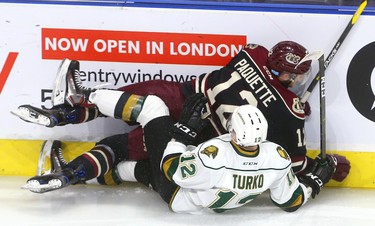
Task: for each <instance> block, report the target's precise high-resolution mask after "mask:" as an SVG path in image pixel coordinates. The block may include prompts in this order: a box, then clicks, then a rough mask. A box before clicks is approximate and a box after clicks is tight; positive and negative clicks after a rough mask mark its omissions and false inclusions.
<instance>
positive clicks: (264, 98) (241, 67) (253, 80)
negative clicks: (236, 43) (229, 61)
mask: <svg viewBox="0 0 375 226" xmlns="http://www.w3.org/2000/svg"><path fill="white" fill-rule="evenodd" d="M246 55H247V54H246ZM246 58H247V59H246ZM246 58H242V59H240V60H239V61H238V62H237V63H236V64H235V65H234V67H235V69H236V71H237V72H238V73H239V74H240V76H241V77H243V78H244V79H245V81H246V82H247V83H248V84H249V87H250V88H251V90H253V91H254V94H257V95H258V98H259V100H260V101H261V102H262V104H263V105H264V106H265V107H268V104H269V103H271V102H273V101H276V97H275V95H274V94H273V93H272V91H271V90H270V89H269V87H268V86H267V84H266V82H265V81H264V80H263V76H260V74H261V73H262V72H261V71H260V70H259V69H258V67H256V65H255V64H254V62H252V61H250V62H249V61H248V59H250V56H248V55H247V57H246Z"/></svg>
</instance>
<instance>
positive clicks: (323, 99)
mask: <svg viewBox="0 0 375 226" xmlns="http://www.w3.org/2000/svg"><path fill="white" fill-rule="evenodd" d="M318 75H319V77H320V157H321V159H322V160H323V161H325V159H326V143H327V140H326V81H325V67H324V55H322V56H321V57H320V58H319V72H318Z"/></svg>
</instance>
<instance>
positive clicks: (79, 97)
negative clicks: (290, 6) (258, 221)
mask: <svg viewBox="0 0 375 226" xmlns="http://www.w3.org/2000/svg"><path fill="white" fill-rule="evenodd" d="M307 54H308V53H307V51H306V49H305V48H304V47H302V46H301V45H299V44H297V43H295V42H290V41H287V42H280V43H278V44H277V45H275V46H274V47H273V48H272V49H271V50H270V51H268V50H267V49H265V48H264V47H262V46H259V45H247V46H245V47H244V48H243V50H242V51H240V52H239V53H238V54H237V55H236V56H235V57H234V58H233V59H232V60H231V61H230V62H229V63H228V64H227V65H226V66H225V67H223V68H221V69H220V70H216V71H213V72H211V73H208V74H203V75H201V76H199V77H198V78H197V79H196V80H193V81H192V82H189V83H184V84H180V83H173V82H166V81H149V82H144V83H142V84H133V85H130V86H126V87H122V88H121V89H120V90H122V91H125V92H126V93H128V94H129V93H134V94H138V95H141V96H146V95H149V94H155V95H157V96H159V97H161V98H162V99H163V100H164V101H165V102H166V104H167V106H168V107H169V109H170V111H171V115H172V116H174V118H175V119H176V118H177V116H178V115H179V112H180V110H181V106H182V103H183V100H184V99H185V97H186V96H189V95H191V94H192V93H203V94H204V95H205V96H206V97H207V98H208V106H207V110H208V112H207V114H210V116H211V117H210V118H211V122H212V125H213V127H214V128H215V130H216V131H217V132H218V133H219V134H221V133H223V132H225V124H226V121H227V118H228V116H229V115H230V114H231V113H232V111H233V110H234V108H235V107H237V106H240V105H244V104H252V105H254V106H257V107H258V108H259V109H260V110H261V111H262V112H263V114H264V115H265V117H266V118H267V120H268V121H269V131H268V134H269V135H268V140H270V141H274V142H276V143H279V144H281V145H282V146H283V147H284V148H285V149H286V150H287V151H288V153H289V155H290V156H291V158H292V162H293V170H294V171H295V172H296V173H299V172H301V171H303V170H304V169H306V168H307V163H308V158H307V157H306V146H305V143H304V119H305V114H304V110H303V108H302V106H301V105H300V103H299V99H298V97H297V96H296V95H295V94H294V93H293V92H291V91H290V90H289V89H288V88H290V87H293V86H296V85H300V84H302V83H303V82H304V81H305V80H306V77H307V74H308V73H309V71H310V65H311V62H304V63H301V64H299V62H300V61H301V60H302V58H304V57H305V56H306V55H307ZM59 75H60V79H59V78H58V82H57V83H56V84H57V85H56V88H55V90H54V105H55V107H54V108H53V109H52V110H41V109H38V108H35V107H32V106H30V105H23V106H20V107H19V108H18V109H17V110H16V111H15V112H14V113H15V114H16V115H18V116H19V117H20V118H22V119H24V120H26V121H30V122H34V123H38V124H42V125H45V126H48V127H53V126H55V125H64V124H66V123H82V122H84V121H87V120H88V119H93V118H95V117H88V116H92V115H95V116H96V115H100V113H101V114H104V115H107V116H111V117H114V118H120V119H122V120H124V121H126V122H133V121H134V118H133V117H134V116H133V114H136V113H137V111H139V110H140V109H139V106H137V104H136V103H137V101H138V100H137V98H139V97H137V96H136V95H134V96H133V97H127V98H125V97H123V96H124V95H125V94H124V93H122V92H119V91H114V90H90V89H85V88H83V87H82V86H81V83H80V80H79V63H78V62H77V61H69V60H66V61H63V62H62V65H61V66H60V68H59ZM61 76H62V78H63V79H61ZM64 76H67V77H64ZM58 77H59V76H58ZM69 81H70V82H69ZM66 83H68V84H69V87H70V89H68V90H65V87H66ZM59 86H61V87H62V88H61V87H59ZM72 87H73V88H74V89H72ZM57 91H59V92H57ZM58 94H60V95H58ZM61 97H62V98H61ZM103 100H107V101H108V100H110V102H111V103H112V105H113V106H116V107H115V109H109V110H108V111H107V110H106V109H103V108H101V106H100V105H101V103H102V102H104V101H103ZM87 102H88V103H89V104H90V105H91V106H92V105H94V107H90V108H88V107H83V106H85V105H84V104H86V106H87ZM67 103H69V104H70V105H71V106H69V105H67ZM129 103H130V104H129ZM132 103H133V105H132ZM95 105H96V106H95ZM129 106H130V107H129ZM96 107H99V110H100V112H99V111H98V110H97V108H96ZM82 109H84V110H82ZM87 112H91V114H87ZM92 112H95V113H92ZM129 112H131V114H130V113H129ZM96 113H99V114H96ZM205 134H207V133H205ZM210 135H211V134H210ZM212 136H213V135H211V137H212ZM119 138H120V139H119ZM120 140H121V141H120ZM103 143H104V144H105V145H103ZM120 143H121V145H122V146H123V147H121V145H119V144H120ZM114 144H117V146H118V147H113V148H112V147H111V146H116V145H114ZM103 146H105V147H109V148H112V149H113V150H111V152H114V153H116V154H115V156H116V158H115V159H113V160H112V162H110V163H108V162H103V161H88V162H87V163H85V161H81V160H79V159H81V157H82V156H80V157H78V158H77V159H78V160H79V161H78V160H73V163H74V162H75V163H77V162H78V163H79V164H87V166H86V167H84V168H85V169H86V171H90V170H91V169H92V168H98V167H99V168H105V169H111V168H112V167H113V166H115V165H118V164H119V162H120V161H121V160H122V159H132V160H138V159H146V158H147V155H146V154H145V152H143V149H144V148H143V143H142V130H141V128H137V129H136V130H134V131H132V132H130V133H129V134H124V135H118V136H113V137H109V138H106V139H104V140H103V141H101V142H99V143H98V145H97V147H94V148H93V150H91V151H90V152H92V153H96V155H87V156H90V158H96V159H100V158H99V157H96V156H97V155H98V154H97V151H96V150H97V149H100V150H102V149H103ZM99 147H100V148H99ZM120 147H121V148H120ZM102 152H103V151H102ZM87 156H85V157H86V158H85V159H87ZM118 156H121V157H118ZM337 157H338V160H339V167H338V170H336V174H335V176H334V177H333V178H334V179H336V180H339V181H342V180H343V179H344V178H345V177H346V175H347V173H348V172H349V169H350V164H349V162H348V161H347V160H346V159H345V157H340V156H337ZM82 162H83V163H82ZM79 164H76V165H79ZM90 164H91V165H90ZM95 164H96V165H95ZM93 165H95V166H93ZM108 165H109V166H108ZM119 165H120V166H121V164H119ZM116 170H117V171H121V167H117V168H116ZM101 172H102V173H103V171H101ZM89 174H90V173H89ZM102 176H103V175H97V174H95V173H92V174H90V176H88V177H87V178H86V179H91V178H96V177H99V178H100V177H102Z"/></svg>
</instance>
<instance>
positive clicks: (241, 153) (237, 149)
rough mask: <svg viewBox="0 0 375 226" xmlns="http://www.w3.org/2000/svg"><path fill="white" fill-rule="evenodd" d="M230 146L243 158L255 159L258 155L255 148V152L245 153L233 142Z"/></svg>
mask: <svg viewBox="0 0 375 226" xmlns="http://www.w3.org/2000/svg"><path fill="white" fill-rule="evenodd" d="M230 144H231V145H232V146H233V149H234V150H235V151H236V152H237V153H238V154H239V155H241V156H244V157H256V156H258V154H259V148H257V149H256V150H255V151H247V150H244V149H242V148H241V147H240V146H238V145H237V144H236V143H234V142H233V141H231V142H230Z"/></svg>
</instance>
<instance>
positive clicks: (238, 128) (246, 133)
mask: <svg viewBox="0 0 375 226" xmlns="http://www.w3.org/2000/svg"><path fill="white" fill-rule="evenodd" d="M227 130H228V132H229V133H231V135H232V138H233V140H234V141H235V142H236V144H238V145H240V146H244V147H248V146H255V145H258V144H260V143H262V142H263V141H265V140H266V137H267V130H268V123H267V120H266V118H265V117H264V115H263V114H262V112H261V111H260V110H259V109H258V108H257V107H254V106H252V105H242V106H240V107H237V108H236V109H235V110H234V111H233V113H232V115H231V116H230V118H229V119H228V124H227Z"/></svg>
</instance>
